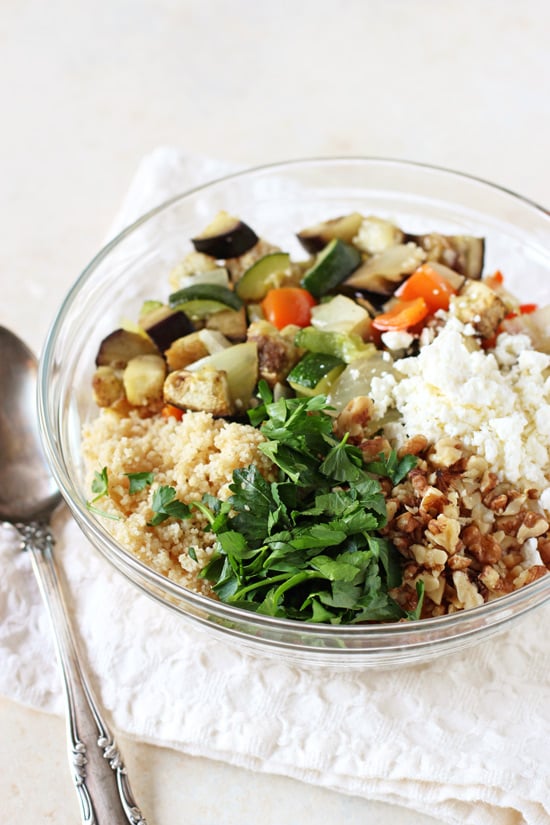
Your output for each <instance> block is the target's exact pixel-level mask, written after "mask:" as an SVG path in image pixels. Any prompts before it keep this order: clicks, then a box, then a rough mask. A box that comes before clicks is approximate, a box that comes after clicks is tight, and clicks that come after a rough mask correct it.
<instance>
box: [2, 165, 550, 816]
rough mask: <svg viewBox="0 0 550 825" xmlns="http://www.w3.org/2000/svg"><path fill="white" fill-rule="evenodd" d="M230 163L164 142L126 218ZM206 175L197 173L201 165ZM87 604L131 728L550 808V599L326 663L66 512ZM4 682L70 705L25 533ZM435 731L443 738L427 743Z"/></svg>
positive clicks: (97, 645) (5, 630) (325, 781)
mask: <svg viewBox="0 0 550 825" xmlns="http://www.w3.org/2000/svg"><path fill="white" fill-rule="evenodd" d="M219 171H220V164H218V163H216V162H215V161H207V160H196V159H192V158H189V157H186V156H185V155H183V154H181V153H179V152H178V151H177V150H172V149H160V150H157V151H156V152H154V153H153V154H152V155H151V156H150V157H148V158H146V159H145V160H144V161H143V163H142V165H141V167H140V169H139V170H138V173H137V175H136V179H135V181H134V183H133V185H132V187H131V189H130V192H129V195H128V197H127V199H126V201H125V204H124V205H123V208H122V210H121V213H120V214H119V216H118V218H117V223H119V224H120V225H126V224H127V223H128V220H129V219H131V217H132V216H133V213H134V211H135V210H136V209H137V212H138V214H140V213H141V212H142V211H143V210H144V209H146V208H147V207H148V206H151V205H155V203H157V202H159V201H161V200H162V199H163V198H164V197H166V196H168V195H170V194H171V193H172V190H173V189H175V190H176V191H177V190H178V189H181V188H184V187H185V185H186V183H187V184H190V183H191V184H193V183H196V182H197V180H196V178H197V177H198V178H201V177H204V176H205V175H212V174H217V173H218V172H219ZM194 178H195V179H194ZM55 532H56V535H57V536H58V537H59V555H60V558H61V559H62V565H63V569H64V570H65V573H66V576H67V578H68V586H69V591H70V593H71V594H72V595H73V599H74V601H73V610H74V612H75V615H76V616H77V619H78V626H79V628H80V629H81V634H82V639H83V644H84V648H85V650H86V652H87V656H88V659H89V661H90V663H91V666H92V672H93V673H94V674H95V676H96V678H97V680H98V685H99V689H100V692H101V696H102V699H103V702H104V703H105V705H106V707H107V708H108V709H109V710H110V712H111V714H112V716H113V719H114V721H115V723H116V725H117V727H118V728H119V729H120V730H122V731H125V732H126V733H128V734H132V735H134V736H136V737H139V738H140V739H144V740H147V741H150V742H153V743H157V744H163V745H169V746H171V747H173V748H177V749H180V750H183V751H184V752H186V753H190V754H195V755H199V756H206V757H209V758H214V759H221V760H226V761H228V762H232V763H234V764H236V765H240V766H243V767H246V768H253V769H256V770H262V771H270V772H272V773H282V774H285V775H288V776H292V777H295V778H298V779H302V780H306V781H309V782H313V783H316V784H320V785H323V786H325V787H329V788H334V789H336V790H340V791H345V792H347V793H353V794H357V795H359V796H364V797H366V798H374V799H379V800H382V801H385V802H395V801H398V802H400V803H401V804H404V805H407V806H410V807H412V808H414V809H416V810H418V811H422V812H425V813H432V814H437V815H438V816H440V817H441V818H442V819H443V820H444V821H447V822H454V823H459V822H461V823H468V825H500V823H502V821H503V816H505V815H506V811H507V810H508V809H510V810H512V811H514V810H515V811H519V812H521V814H522V815H523V817H524V819H525V821H526V822H528V823H529V825H542V823H544V822H545V821H548V817H550V791H549V788H548V777H547V760H546V759H544V758H543V759H541V756H542V755H544V754H546V755H547V756H550V746H549V745H548V742H549V741H550V723H549V720H548V714H547V708H546V705H547V700H548V691H549V687H550V680H549V678H548V674H549V673H550V647H549V645H548V641H547V638H546V636H545V635H544V634H543V633H541V632H540V630H538V628H540V627H541V626H543V625H544V622H545V621H548V620H549V619H550V607H549V608H547V609H545V610H542V611H539V612H538V613H537V614H536V615H533V616H530V617H527V618H526V619H525V620H524V621H523V622H522V624H520V625H519V626H518V627H515V628H514V629H513V630H512V632H508V633H507V634H506V635H504V636H503V637H499V638H497V639H493V640H490V641H489V642H486V643H483V644H482V645H480V646H478V647H476V648H475V649H473V650H469V651H466V652H464V653H463V654H461V655H454V656H452V657H449V658H444V659H442V660H441V661H439V662H436V663H434V664H426V665H418V666H415V667H409V668H407V669H396V670H394V671H384V672H372V671H366V672H363V673H357V672H350V671H347V672H338V673H334V672H330V671H329V672H323V671H319V670H318V669H308V668H307V667H301V666H297V665H289V664H286V663H284V662H279V661H272V660H267V659H264V658H262V657H261V656H256V655H252V654H246V653H244V654H243V653H241V652H239V651H237V650H236V649H234V648H233V647H231V646H228V645H227V644H225V643H224V642H223V641H218V640H217V639H211V638H210V637H208V636H206V635H204V634H202V633H200V632H197V631H194V630H193V629H191V628H189V627H188V626H187V625H185V624H184V623H183V622H182V621H181V619H180V618H179V617H173V616H171V615H167V614H166V611H165V610H164V609H163V608H162V607H160V606H158V605H157V604H155V603H153V602H152V601H151V600H149V599H147V598H146V597H145V596H142V595H141V594H136V593H135V592H134V591H133V589H132V588H130V587H129V585H127V584H126V582H125V581H123V580H122V579H121V577H120V576H119V575H117V574H115V573H114V572H113V571H112V570H111V569H110V568H109V567H108V566H107V565H106V564H105V562H103V561H102V560H100V559H99V558H98V557H97V555H96V553H95V552H94V551H93V549H92V548H91V547H90V546H89V545H88V544H87V542H86V541H85V540H84V538H83V537H82V536H81V534H80V532H79V530H78V528H77V527H76V525H75V523H74V522H73V521H72V519H71V518H69V517H67V514H66V513H65V512H62V513H60V515H59V518H58V519H57V520H56V523H55ZM0 550H1V553H2V557H1V566H2V568H3V569H4V571H5V574H4V576H3V577H2V582H1V590H0V603H3V604H4V605H5V608H4V610H5V614H4V617H3V621H2V625H1V630H0V663H5V666H4V667H0V673H1V674H2V675H0V692H2V693H4V694H6V695H7V696H10V697H12V698H13V699H17V700H18V701H21V702H24V703H27V704H32V705H34V706H36V707H41V708H45V709H47V710H51V711H54V712H60V711H61V704H60V698H59V695H58V693H57V683H58V681H57V674H56V671H55V667H54V663H53V661H52V657H51V652H50V651H49V650H47V649H46V648H45V647H44V635H45V632H46V629H45V627H44V615H43V610H42V607H41V605H40V603H39V601H37V594H36V588H34V587H32V586H31V582H30V581H29V577H28V562H27V559H26V558H25V557H24V556H23V555H22V554H21V553H20V552H19V550H18V548H17V542H16V543H15V546H14V543H13V542H7V543H3V544H2V545H0ZM427 741H429V743H430V748H429V749H427V748H426V742H427Z"/></svg>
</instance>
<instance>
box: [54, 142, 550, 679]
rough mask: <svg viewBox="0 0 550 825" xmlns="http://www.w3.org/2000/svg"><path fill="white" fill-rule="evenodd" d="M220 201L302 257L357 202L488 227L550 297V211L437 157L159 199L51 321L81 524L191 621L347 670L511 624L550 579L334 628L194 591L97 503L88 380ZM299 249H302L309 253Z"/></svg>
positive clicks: (444, 222) (355, 162) (503, 260)
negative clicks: (313, 233) (91, 472)
mask: <svg viewBox="0 0 550 825" xmlns="http://www.w3.org/2000/svg"><path fill="white" fill-rule="evenodd" d="M221 209H225V210H227V211H228V212H230V213H232V214H235V215H238V216H239V217H241V218H242V219H243V220H244V221H246V222H247V223H249V224H250V225H251V226H252V227H254V229H255V230H256V232H257V233H258V234H260V235H261V236H263V237H265V238H267V239H269V240H270V241H271V242H273V243H275V244H279V245H280V246H281V247H282V248H284V249H285V250H287V251H289V252H290V253H292V254H296V255H297V256H298V257H303V251H301V252H300V247H299V245H298V242H297V240H296V237H295V235H294V232H295V231H296V230H297V229H299V228H301V227H303V226H307V225H308V224H314V223H316V222H317V221H320V220H322V219H326V218H329V217H334V216H336V215H341V214H345V213H346V212H352V211H359V212H362V213H363V214H373V215H378V216H381V217H388V218H390V219H393V220H395V222H396V223H398V224H399V225H400V226H402V227H404V228H405V229H406V230H407V231H408V232H423V231H426V232H427V231H438V232H447V233H450V234H473V235H483V236H484V237H485V238H486V256H485V271H487V272H491V271H493V270H495V269H502V270H504V271H505V273H506V284H507V286H508V287H509V288H510V290H511V291H512V292H515V293H516V294H517V295H518V296H519V297H521V296H525V300H526V301H538V302H539V303H540V304H543V303H550V216H549V214H548V213H547V212H546V211H545V210H544V209H542V208H540V207H539V206H537V205H536V204H534V203H531V202H529V201H527V200H526V199H524V198H521V197H520V196H518V195H515V194H513V193H512V192H509V191H506V190H505V189H502V188H499V187H497V186H494V185H491V184H489V183H487V182H485V181H482V180H479V179H476V178H472V177H468V176H465V175H462V174H458V173H455V172H451V171H447V170H444V169H438V168H434V167H430V166H426V165H419V164H414V163H407V162H402V161H394V160H382V159H369V158H343V159H320V160H315V159H313V160H304V161H293V162H289V163H282V164H275V165H271V166H266V167H263V168H257V169H252V170H249V171H245V172H242V173H238V174H235V175H231V176H229V177H225V178H223V179H221V180H217V181H214V182H212V183H208V184H207V185H205V186H202V187H199V188H196V189H193V190H192V191H189V192H186V193H184V194H182V195H180V196H178V197H176V198H173V199H171V200H170V201H168V202H167V203H165V204H163V205H161V206H159V207H158V208H156V209H154V210H152V211H151V212H149V213H148V214H147V215H145V216H144V217H142V218H141V219H140V220H138V221H136V222H135V223H134V224H133V225H132V226H130V227H129V228H128V229H126V230H125V231H123V232H121V233H120V235H118V237H117V238H115V240H113V241H112V242H111V243H109V244H108V245H107V246H106V247H105V248H104V249H102V250H101V251H100V252H99V253H98V255H96V257H95V258H94V259H93V260H92V262H91V263H90V264H89V266H88V267H87V268H86V269H85V270H84V272H83V273H82V275H81V276H80V277H79V278H78V280H77V281H76V283H75V284H74V286H73V287H72V289H71V290H70V292H69V293H68V295H67V297H66V298H65V301H64V302H63V305H62V306H61V308H60V310H59V313H58V315H57V317H56V318H55V321H54V323H53V325H52V327H51V330H50V332H49V335H48V338H47V341H46V345H45V349H44V352H43V356H42V359H41V362H40V374H39V419H40V426H41V432H42V437H43V441H44V447H45V450H46V453H47V456H48V458H49V461H50V462H51V466H52V471H53V474H54V476H55V479H56V481H57V483H58V485H59V487H60V489H61V491H62V494H63V496H64V498H65V500H66V502H67V504H68V505H69V507H70V509H71V511H72V513H73V515H74V518H75V519H76V521H77V522H78V524H79V525H80V527H81V529H82V530H83V532H84V533H85V535H86V536H87V537H88V539H89V540H90V541H91V542H92V544H93V545H94V546H95V547H96V548H97V550H98V551H99V552H100V553H102V554H103V556H104V557H105V558H106V559H107V560H108V561H109V562H111V564H113V565H114V567H115V568H116V569H117V570H118V571H119V572H120V573H121V574H122V575H124V576H125V577H126V578H127V579H129V580H130V581H131V582H132V583H133V584H134V585H135V586H136V587H138V588H140V589H141V590H142V591H144V592H145V593H147V594H149V595H150V596H151V597H152V598H153V599H155V600H156V601H157V602H160V603H161V604H162V605H164V606H165V607H166V609H167V610H172V611H175V612H177V613H179V614H181V616H182V617H183V618H185V619H186V620H188V621H189V622H193V623H195V624H197V625H200V626H201V627H203V628H207V629H208V630H210V631H213V632H215V633H217V634H218V635H220V636H222V637H224V638H225V639H226V640H228V641H233V642H234V643H236V644H238V645H240V646H242V647H244V648H248V649H253V650H256V651H261V652H262V653H264V654H273V655H277V656H283V657H289V658H292V659H295V660H301V661H303V662H307V663H311V664H320V665H330V666H338V667H340V666H341V667H350V666H356V667H362V668H364V667H369V666H376V667H381V666H383V667H387V666H395V665H397V664H403V663H414V662H418V661H423V660H426V659H430V658H432V657H435V656H440V655H442V654H443V653H450V652H452V651H457V650H461V649H463V648H465V647H466V646H468V645H471V644H473V643H474V642H477V641H481V640H483V639H486V638H487V637H489V636H491V635H492V634H495V633H496V632H497V631H499V630H501V629H503V628H505V627H509V626H510V625H511V624H512V623H513V622H515V621H516V620H518V619H519V617H520V616H522V615H524V614H525V613H527V612H528V611H529V610H532V609H533V608H536V607H538V606H540V605H541V604H543V602H545V601H546V600H547V599H548V598H549V596H550V576H545V577H542V578H541V579H538V580H537V581H535V582H534V583H532V584H530V585H527V586H526V587H524V588H522V589H520V590H518V591H516V592H514V593H512V594H509V595H506V596H503V597H501V598H500V599H497V600H495V601H492V602H490V603H487V604H484V605H482V606H480V607H476V608H473V609H471V610H467V611H462V612H459V613H455V614H452V615H448V616H443V617H440V618H437V619H424V620H421V621H412V622H406V623H390V624H380V625H354V626H327V625H320V624H306V623H300V622H297V621H289V620H283V619H276V618H271V617H267V616H261V615H257V614H255V613H251V612H248V611H245V610H242V609H238V608H235V607H231V606H229V605H226V604H223V603H220V602H216V601H214V600H212V599H209V598H207V597H205V596H201V595H198V594H196V593H193V592H191V591H189V590H186V589H185V588H183V587H182V586H181V585H178V584H175V583H174V582H171V581H169V580H168V579H167V578H164V577H163V576H162V575H160V574H158V573H156V572H155V571H153V570H151V569H149V568H148V567H146V566H145V565H144V564H143V563H141V562H140V561H139V560H138V559H137V558H135V557H134V556H132V555H131V554H130V553H129V552H127V551H126V550H125V549H124V548H123V547H121V546H120V545H118V544H117V543H116V542H115V541H114V540H113V539H112V538H111V536H110V535H109V533H108V532H107V531H106V529H105V528H104V527H103V525H102V524H101V522H100V520H99V519H98V518H97V517H96V516H95V515H94V514H92V513H91V512H89V510H88V509H87V508H86V499H87V498H88V497H89V490H87V489H85V486H84V469H83V460H82V456H81V449H80V433H81V428H82V425H83V424H84V423H85V422H86V421H89V420H90V419H91V418H92V417H94V416H95V415H96V414H97V409H96V407H95V404H94V402H93V400H92V394H91V389H90V386H91V385H90V382H91V376H92V372H93V370H94V359H95V354H96V351H97V347H98V344H99V342H100V341H101V339H102V338H103V337H104V336H105V335H106V334H108V333H109V332H110V331H111V330H113V329H115V328H116V327H118V326H119V324H120V318H121V317H126V318H135V317H137V314H138V311H139V308H140V306H141V303H142V301H143V300H144V299H146V298H150V297H151V296H152V295H153V296H154V295H157V294H158V295H160V296H162V295H164V294H165V293H166V294H167V292H168V280H167V275H168V272H169V270H170V269H171V267H172V266H173V265H174V264H175V263H177V262H178V261H179V260H180V259H181V257H182V256H183V255H184V254H185V253H186V252H188V251H189V250H190V248H191V245H190V241H189V238H191V237H192V236H193V235H194V234H196V233H197V231H200V230H201V229H202V228H204V226H206V224H207V223H209V222H210V220H211V219H212V217H213V216H214V215H215V214H216V213H217V212H218V211H219V210H221ZM299 252H300V255H298V253H299Z"/></svg>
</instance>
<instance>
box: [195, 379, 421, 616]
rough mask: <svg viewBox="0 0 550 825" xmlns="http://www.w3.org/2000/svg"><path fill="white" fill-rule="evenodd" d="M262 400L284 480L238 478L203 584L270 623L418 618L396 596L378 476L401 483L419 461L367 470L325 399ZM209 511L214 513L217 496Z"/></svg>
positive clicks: (264, 392) (250, 470)
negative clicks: (272, 619)
mask: <svg viewBox="0 0 550 825" xmlns="http://www.w3.org/2000/svg"><path fill="white" fill-rule="evenodd" d="M260 397H261V400H262V403H261V404H260V405H259V406H258V407H256V408H255V409H253V410H251V411H250V412H249V418H250V420H251V423H253V424H254V425H255V426H257V427H259V428H260V430H261V432H262V433H263V435H264V436H265V438H266V441H265V442H263V443H262V444H261V445H260V449H261V450H262V452H263V453H264V454H265V455H267V456H269V458H270V459H271V460H272V461H273V462H274V464H275V465H276V466H277V468H278V477H277V480H276V481H271V482H270V481H268V480H266V479H265V478H264V477H263V476H262V474H261V473H260V471H259V469H258V468H257V467H256V466H254V465H250V466H248V467H245V468H242V469H238V470H236V471H235V472H234V473H233V480H232V484H231V485H230V490H231V496H230V497H229V499H228V501H227V502H223V503H222V502H217V503H216V505H215V508H214V509H211V512H212V517H211V519H210V522H211V523H210V529H211V530H212V531H213V532H214V533H215V534H216V537H217V545H216V553H215V554H214V556H213V558H212V559H211V561H210V562H209V564H207V565H206V567H205V568H203V570H202V573H201V575H202V576H203V577H204V578H207V579H209V580H211V581H213V582H214V585H213V586H214V590H215V592H216V593H217V595H218V596H219V598H220V599H221V600H222V601H225V602H228V603H230V604H233V605H236V606H238V607H242V608H245V609H248V610H252V611H256V612H258V613H263V614H267V615H270V616H280V617H284V618H290V619H301V620H305V621H310V622H328V623H330V624H340V623H344V622H345V623H357V622H367V621H387V620H398V619H403V618H416V615H413V614H412V613H410V614H409V613H407V612H406V611H404V610H403V609H402V608H401V607H400V606H399V605H398V604H397V603H396V602H395V601H394V600H393V599H392V598H391V596H390V595H389V592H388V591H389V590H391V588H392V587H396V586H397V585H398V584H400V582H401V565H400V561H399V557H398V554H397V552H396V550H395V548H394V547H393V546H392V545H391V543H390V542H389V541H387V540H386V539H385V538H383V537H382V536H381V535H380V534H379V530H380V528H382V527H384V525H385V524H386V517H387V516H386V504H385V499H384V496H383V494H382V490H381V487H380V483H379V481H378V480H377V478H375V477H374V476H384V477H389V478H391V479H392V481H393V482H394V483H398V481H399V480H402V478H404V477H405V475H406V473H407V472H408V471H409V469H411V468H412V467H413V466H414V463H415V459H414V458H412V459H411V458H410V457H406V460H405V459H398V458H397V454H394V453H392V454H391V455H390V456H389V457H388V458H386V457H385V456H384V455H381V456H380V457H379V459H378V460H377V461H376V462H371V463H370V464H365V463H364V462H363V457H362V454H361V451H360V450H359V449H358V448H357V447H355V446H353V445H351V444H349V443H348V440H347V437H345V438H343V439H342V440H341V441H339V440H338V439H336V438H335V436H334V434H333V419H332V417H331V416H330V414H329V409H328V407H327V403H326V399H325V398H323V397H322V396H315V397H313V398H291V399H285V398H281V399H279V400H277V401H274V400H273V398H272V396H271V393H270V391H269V389H268V388H267V386H266V385H265V384H262V385H260ZM215 501H216V500H215V499H214V502H215ZM203 504H207V505H208V507H209V509H210V508H212V505H213V500H212V497H209V499H208V501H206V499H203ZM419 605H420V606H419V608H418V611H419V610H420V609H421V603H420V593H419Z"/></svg>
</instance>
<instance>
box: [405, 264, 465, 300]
mask: <svg viewBox="0 0 550 825" xmlns="http://www.w3.org/2000/svg"><path fill="white" fill-rule="evenodd" d="M395 294H396V295H397V296H398V297H399V298H400V299H401V300H402V301H413V300H414V299H415V298H424V300H425V301H426V305H427V307H428V311H429V312H437V310H438V309H449V302H450V300H451V295H455V294H456V289H454V287H453V286H452V284H450V283H449V281H448V280H447V279H446V278H444V277H443V275H440V274H439V272H437V271H436V270H435V269H432V267H431V266H430V265H429V264H422V265H421V266H419V267H418V269H416V270H415V271H414V272H413V273H412V275H410V276H409V277H408V278H407V280H406V281H405V282H404V283H403V284H402V285H401V286H400V287H399V289H398V290H397V291H396V293H395Z"/></svg>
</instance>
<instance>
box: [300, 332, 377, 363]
mask: <svg viewBox="0 0 550 825" xmlns="http://www.w3.org/2000/svg"><path fill="white" fill-rule="evenodd" d="M294 343H295V344H296V346H297V347H301V348H302V349H307V350H308V351H309V352H318V353H323V354H325V355H334V356H335V357H336V358H339V359H340V360H341V361H344V362H345V363H346V364H350V363H351V362H352V361H355V360H356V359H357V358H364V357H365V356H367V355H370V354H372V353H374V352H376V347H375V345H374V344H372V343H365V341H363V339H362V338H361V336H359V335H357V334H355V333H345V332H332V331H325V330H320V329H316V328H315V327H304V328H303V329H301V330H300V331H299V332H297V333H296V337H295V339H294Z"/></svg>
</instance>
